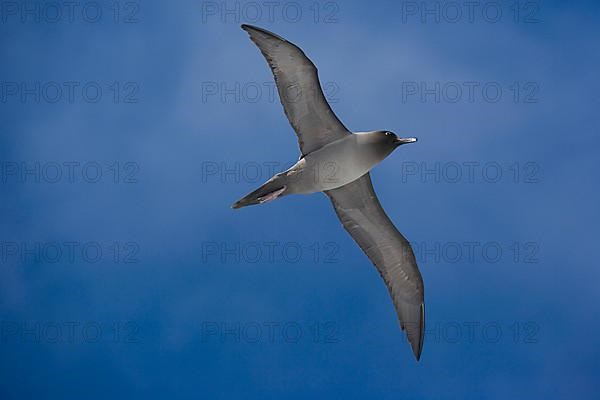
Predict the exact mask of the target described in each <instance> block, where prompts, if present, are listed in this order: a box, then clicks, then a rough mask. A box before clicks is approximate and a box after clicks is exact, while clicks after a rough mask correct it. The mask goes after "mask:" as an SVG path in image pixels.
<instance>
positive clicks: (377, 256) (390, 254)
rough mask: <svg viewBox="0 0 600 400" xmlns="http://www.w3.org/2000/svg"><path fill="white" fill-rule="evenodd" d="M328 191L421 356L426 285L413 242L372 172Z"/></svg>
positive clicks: (341, 218) (409, 339)
mask: <svg viewBox="0 0 600 400" xmlns="http://www.w3.org/2000/svg"><path fill="white" fill-rule="evenodd" d="M325 194H327V196H329V198H330V199H331V202H332V203H333V207H334V208H335V212H336V213H337V215H338V217H339V219H340V221H341V222H342V224H343V225H344V228H345V229H346V230H347V231H348V233H350V235H351V236H352V238H353V239H354V240H355V241H356V243H358V245H359V246H360V248H361V249H362V250H363V251H364V252H365V253H366V254H367V256H368V257H369V259H370V260H371V262H373V264H375V267H377V270H378V271H379V274H380V275H381V277H382V278H383V280H384V282H385V284H386V286H387V288H388V291H389V293H390V296H391V297H392V301H393V302H394V307H395V308H396V313H397V314H398V319H399V320H400V326H401V327H402V330H405V331H406V335H407V336H408V341H409V342H410V345H411V347H412V350H413V353H414V355H415V357H416V358H417V360H419V358H420V356H421V350H422V349H423V334H424V331H425V305H424V289H423V279H422V278H421V273H420V272H419V269H418V268H417V262H416V260H415V256H414V253H413V251H412V248H411V247H410V244H409V243H408V241H407V240H406V239H405V238H404V236H402V234H401V233H400V232H399V231H398V229H396V227H395V226H394V224H392V221H390V219H389V217H388V216H387V215H386V213H385V211H384V210H383V208H382V207H381V204H380V203H379V200H378V199H377V195H376V194H375V190H374V189H373V184H372V183H371V176H370V175H369V173H366V174H365V175H363V176H362V177H360V178H358V179H357V180H355V181H353V182H351V183H349V184H347V185H344V186H342V187H339V188H337V189H333V190H329V191H326V192H325Z"/></svg>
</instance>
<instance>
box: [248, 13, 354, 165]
mask: <svg viewBox="0 0 600 400" xmlns="http://www.w3.org/2000/svg"><path fill="white" fill-rule="evenodd" d="M242 29H244V30H245V31H246V32H248V34H249V35H250V39H252V41H253V42H254V43H255V44H256V46H258V48H259V49H260V51H261V53H262V54H263V56H264V57H265V59H266V60H267V63H268V64H269V67H271V70H272V72H273V76H274V77H275V83H276V84H277V91H278V92H279V99H280V100H281V104H282V105H283V109H284V111H285V115H286V116H287V118H288V120H289V121H290V124H291V125H292V127H293V128H294V130H295V131H296V134H297V136H298V143H299V145H300V151H301V152H302V156H304V155H306V154H308V153H310V152H312V151H315V150H317V149H319V148H321V147H322V146H324V145H326V144H328V143H331V142H333V141H335V140H338V139H341V138H343V137H344V136H346V135H348V134H349V133H350V132H349V131H348V130H347V129H346V127H344V125H343V124H342V123H341V122H340V120H339V119H338V118H337V117H336V115H335V114H334V113H333V111H332V110H331V107H330V106H329V104H328V103H327V100H326V99H325V96H324V95H323V91H322V90H321V84H320V83H319V77H318V74H317V68H316V67H315V65H314V64H313V63H312V62H311V61H310V60H309V59H308V57H306V55H305V54H304V52H303V51H302V50H301V49H300V48H299V47H297V46H296V45H294V44H293V43H290V42H288V41H287V40H285V39H284V38H282V37H280V36H277V35H276V34H274V33H272V32H269V31H267V30H265V29H262V28H257V27H254V26H251V25H245V24H244V25H242Z"/></svg>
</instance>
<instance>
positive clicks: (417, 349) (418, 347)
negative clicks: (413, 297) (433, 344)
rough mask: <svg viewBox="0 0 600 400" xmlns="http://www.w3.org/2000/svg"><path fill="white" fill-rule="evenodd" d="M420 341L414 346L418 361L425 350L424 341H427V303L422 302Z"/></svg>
mask: <svg viewBox="0 0 600 400" xmlns="http://www.w3.org/2000/svg"><path fill="white" fill-rule="evenodd" d="M420 325H421V326H420V333H421V334H420V335H419V343H418V344H417V345H416V346H414V347H413V353H414V355H415V358H416V359H417V362H419V360H421V352H422V351H423V342H425V340H424V339H425V304H421V324H420Z"/></svg>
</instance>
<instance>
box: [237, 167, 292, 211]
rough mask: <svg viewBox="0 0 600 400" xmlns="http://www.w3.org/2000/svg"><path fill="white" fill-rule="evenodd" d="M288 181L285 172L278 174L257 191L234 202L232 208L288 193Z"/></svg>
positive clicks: (271, 199) (265, 201) (261, 201)
mask: <svg viewBox="0 0 600 400" xmlns="http://www.w3.org/2000/svg"><path fill="white" fill-rule="evenodd" d="M286 183H287V177H286V176H285V174H277V175H275V176H274V177H272V178H271V179H269V180H268V181H267V182H265V184H263V185H262V186H261V187H259V188H258V189H256V190H255V191H253V192H251V193H248V194H247V195H246V196H244V197H242V198H241V199H239V200H238V201H236V202H235V203H233V205H232V206H231V208H242V207H246V206H252V205H255V204H263V203H267V202H269V201H273V200H275V199H277V198H279V197H281V196H284V195H285V194H287V193H286V189H287V185H286Z"/></svg>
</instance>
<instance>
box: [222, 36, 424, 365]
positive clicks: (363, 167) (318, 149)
mask: <svg viewBox="0 0 600 400" xmlns="http://www.w3.org/2000/svg"><path fill="white" fill-rule="evenodd" d="M242 29H244V30H245V31H247V32H248V33H249V34H250V38H251V39H252V41H253V42H254V43H255V44H256V45H257V46H258V48H259V49H260V51H261V52H262V54H263V56H264V57H265V58H266V60H267V62H268V64H269V66H270V67H271V70H272V71H273V75H274V77H275V82H276V84H277V89H278V92H279V97H280V100H281V103H282V105H283V108H284V111H285V114H286V116H287V118H288V120H289V121H290V124H291V125H292V127H293V128H294V131H296V134H297V136H298V143H299V146H300V151H301V157H300V160H299V161H298V162H297V163H296V164H295V165H294V166H292V167H291V168H290V169H288V170H287V171H285V172H282V173H279V174H277V175H275V176H274V177H272V178H271V179H269V181H267V182H266V183H265V184H264V185H262V186H261V187H260V188H258V189H256V190H255V191H253V192H252V193H249V194H248V195H246V196H245V197H243V198H242V199H240V200H239V201H237V202H236V203H235V204H234V205H233V206H232V207H233V208H241V207H245V206H249V205H254V204H261V203H265V202H268V201H272V200H275V199H277V198H280V197H283V196H286V195H289V194H293V193H301V194H308V193H315V192H324V193H325V194H326V195H327V196H328V197H329V198H330V199H331V202H332V204H333V207H334V209H335V212H336V214H337V216H338V217H339V219H340V221H341V222H342V225H343V226H344V228H345V229H346V231H348V233H350V235H351V236H352V238H353V239H354V240H355V241H356V242H357V244H358V245H359V246H360V248H361V249H362V250H363V251H364V252H365V253H366V255H367V256H368V257H369V259H370V260H371V262H372V263H373V264H374V265H375V267H376V268H377V270H378V271H379V274H380V275H381V277H382V278H383V281H384V282H385V284H386V286H387V288H388V291H389V293H390V296H391V298H392V301H393V304H394V307H395V309H396V313H397V316H398V319H399V320H400V325H401V327H402V329H403V330H405V331H406V334H407V336H408V340H409V342H410V344H411V347H412V351H413V353H414V355H415V357H416V359H417V360H419V358H420V356H421V351H422V348H423V334H424V330H425V306H424V288H423V280H422V278H421V274H420V273H419V269H418V267H417V263H416V260H415V256H414V254H413V251H412V249H411V247H410V244H409V243H408V241H407V240H406V239H405V238H404V236H402V234H401V233H400V232H399V231H398V230H397V229H396V228H395V226H394V225H393V224H392V222H391V221H390V219H389V217H388V216H387V215H386V214H385V211H384V210H383V208H382V207H381V204H380V203H379V200H378V199H377V196H376V194H375V191H374V189H373V185H372V183H371V177H370V175H369V171H370V170H371V168H373V167H374V166H375V165H377V164H378V163H379V162H381V161H382V160H383V159H384V158H385V157H387V156H388V155H389V154H390V153H391V152H392V151H393V150H394V149H396V148H397V147H398V146H400V145H402V144H406V143H412V142H415V141H416V139H414V138H405V139H401V138H398V137H397V136H396V135H395V134H393V133H392V132H389V131H372V132H358V133H352V132H350V131H348V129H346V127H345V126H344V125H343V124H342V123H341V122H340V121H339V119H338V118H337V117H336V115H335V114H334V113H333V111H332V110H331V107H330V106H329V104H328V103H327V101H326V100H325V96H324V95H323V92H322V90H321V86H320V84H319V78H318V74H317V68H316V67H315V66H314V64H313V63H312V62H311V61H310V60H309V59H308V58H307V57H306V55H305V54H304V52H303V51H302V50H301V49H300V48H298V47H297V46H296V45H294V44H292V43H290V42H288V41H287V40H285V39H283V38H281V37H279V36H277V35H275V34H273V33H271V32H269V31H267V30H264V29H261V28H257V27H253V26H250V25H242ZM323 170H328V171H329V173H323Z"/></svg>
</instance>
